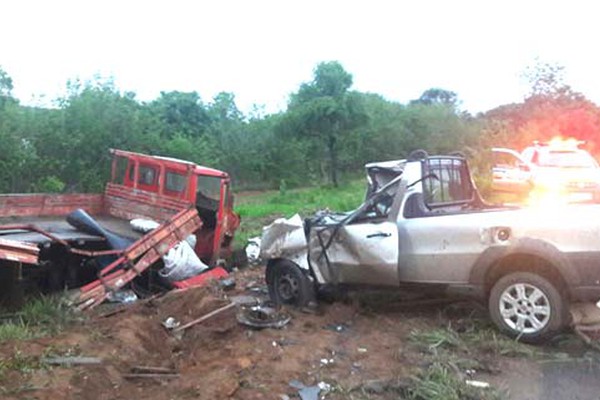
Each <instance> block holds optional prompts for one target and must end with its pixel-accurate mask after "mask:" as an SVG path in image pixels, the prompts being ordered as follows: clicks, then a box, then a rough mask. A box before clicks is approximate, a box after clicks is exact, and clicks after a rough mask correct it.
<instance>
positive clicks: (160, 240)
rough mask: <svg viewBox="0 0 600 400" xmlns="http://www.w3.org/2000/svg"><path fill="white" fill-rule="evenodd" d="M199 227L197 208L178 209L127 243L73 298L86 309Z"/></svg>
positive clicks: (200, 224) (80, 306)
mask: <svg viewBox="0 0 600 400" xmlns="http://www.w3.org/2000/svg"><path fill="white" fill-rule="evenodd" d="M201 227H202V220H200V217H198V212H197V211H196V209H194V208H193V207H190V208H188V209H186V210H182V211H180V212H179V213H177V214H176V215H175V216H173V217H172V219H171V220H170V221H169V222H168V223H166V224H163V225H162V226H160V227H159V228H157V229H156V230H154V231H152V232H150V233H148V234H147V235H145V236H143V237H142V238H141V239H140V240H138V241H137V242H135V243H133V244H132V245H131V246H129V248H127V249H126V250H125V251H124V252H123V254H122V255H121V256H120V257H119V258H118V259H117V260H116V261H114V262H113V263H111V264H110V265H108V266H107V267H105V268H104V269H103V270H102V271H100V274H99V279H98V280H96V281H94V282H92V283H89V284H88V285H85V286H83V287H81V288H80V289H79V296H78V299H77V300H76V302H77V303H78V304H79V308H80V309H86V308H91V307H95V306H96V305H98V304H100V303H101V302H102V301H104V299H106V296H107V293H108V292H109V291H112V290H118V289H120V288H122V287H123V286H125V285H126V284H127V283H128V282H130V281H131V280H132V279H134V278H135V277H136V276H138V275H139V274H141V273H142V272H143V271H144V270H146V269H147V268H148V267H150V266H151V265H152V264H154V263H155V262H156V261H157V260H158V259H159V258H160V257H162V256H163V255H164V254H166V253H167V252H168V251H169V250H170V249H171V248H172V247H173V246H175V245H176V244H177V243H179V242H180V241H181V240H183V239H184V238H185V237H187V236H188V235H190V234H192V233H193V232H195V231H197V230H198V229H200V228H201ZM136 260H137V261H136Z"/></svg>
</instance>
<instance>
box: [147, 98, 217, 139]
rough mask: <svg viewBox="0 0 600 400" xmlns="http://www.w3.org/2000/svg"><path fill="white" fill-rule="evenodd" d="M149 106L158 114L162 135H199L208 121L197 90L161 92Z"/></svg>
mask: <svg viewBox="0 0 600 400" xmlns="http://www.w3.org/2000/svg"><path fill="white" fill-rule="evenodd" d="M150 106H151V107H152V109H153V112H154V113H155V114H156V115H158V117H159V119H160V121H161V123H162V124H163V127H162V135H163V136H165V137H167V138H172V137H174V136H175V135H178V134H179V135H184V136H189V137H192V136H199V135H202V134H204V133H205V132H206V130H207V129H208V125H209V123H210V117H209V115H208V112H207V110H206V108H205V106H204V104H203V103H202V100H201V99H200V95H198V93H197V92H178V91H173V92H161V93H160V97H159V98H158V99H156V100H154V101H153V102H152V103H151V104H150Z"/></svg>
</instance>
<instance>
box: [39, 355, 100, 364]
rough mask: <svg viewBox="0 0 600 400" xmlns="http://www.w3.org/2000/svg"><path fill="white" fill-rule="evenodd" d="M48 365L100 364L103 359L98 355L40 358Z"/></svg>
mask: <svg viewBox="0 0 600 400" xmlns="http://www.w3.org/2000/svg"><path fill="white" fill-rule="evenodd" d="M40 362H42V363H43V364H48V365H65V366H71V365H98V364H102V359H101V358H98V357H44V358H42V359H41V360H40Z"/></svg>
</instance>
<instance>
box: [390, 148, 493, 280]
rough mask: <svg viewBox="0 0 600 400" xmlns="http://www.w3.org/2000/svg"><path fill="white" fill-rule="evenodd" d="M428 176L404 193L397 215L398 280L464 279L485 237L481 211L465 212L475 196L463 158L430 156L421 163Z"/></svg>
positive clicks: (422, 173) (480, 250)
mask: <svg viewBox="0 0 600 400" xmlns="http://www.w3.org/2000/svg"><path fill="white" fill-rule="evenodd" d="M427 175H432V177H431V178H428V179H424V180H423V182H422V183H421V184H420V185H419V186H418V187H414V188H412V189H411V191H410V192H407V193H406V200H405V202H404V204H403V207H402V209H401V212H400V213H399V215H398V229H399V246H400V252H399V256H400V258H399V262H398V264H399V267H398V271H399V273H398V274H399V278H400V281H401V282H427V283H466V282H468V280H469V274H470V271H471V268H472V266H473V264H474V263H475V261H476V259H477V257H478V256H479V255H480V254H481V252H482V251H483V250H484V243H485V237H486V235H485V232H483V231H482V230H481V226H482V225H481V218H482V216H481V213H476V212H469V211H468V205H469V204H471V202H473V201H474V199H475V196H476V192H475V190H474V186H473V183H472V181H471V176H470V174H469V170H468V166H467V164H466V161H465V160H464V159H462V158H457V157H430V158H429V159H428V160H427V161H424V163H423V164H422V172H421V176H427ZM482 238H483V239H482Z"/></svg>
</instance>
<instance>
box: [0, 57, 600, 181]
mask: <svg viewBox="0 0 600 400" xmlns="http://www.w3.org/2000/svg"><path fill="white" fill-rule="evenodd" d="M525 75H526V77H527V79H528V80H529V81H530V83H531V90H530V93H528V94H527V96H526V97H525V98H524V100H523V101H522V102H520V103H515V104H508V105H503V106H499V107H497V108H496V109H493V110H490V111H488V112H486V113H481V114H477V115H473V114H469V113H468V112H465V111H464V110H463V109H462V108H461V100H460V94H457V93H454V92H452V91H451V90H448V89H443V88H430V89H427V90H424V92H423V93H422V95H421V96H419V97H417V98H415V99H413V100H411V101H408V102H407V103H405V104H403V103H399V102H396V101H391V100H388V99H385V98H383V97H382V96H380V95H378V94H374V93H365V92H359V91H356V90H354V89H353V81H354V77H353V75H352V74H351V72H350V71H346V70H345V69H344V67H343V66H342V65H341V64H340V63H338V62H335V61H331V62H323V63H320V64H318V65H317V66H316V67H315V69H314V72H313V75H312V77H311V76H307V77H305V79H306V81H305V82H304V83H303V84H301V85H300V86H299V87H298V89H297V91H295V92H293V93H291V95H290V98H289V101H288V105H287V108H286V109H285V110H282V111H280V112H278V113H275V114H266V113H264V112H263V111H261V107H260V106H257V107H255V108H254V110H253V111H250V112H248V113H247V114H244V113H243V112H242V111H240V110H239V109H238V108H237V105H236V101H235V94H234V93H227V92H222V93H219V94H218V95H216V96H215V97H214V98H212V99H203V98H202V97H201V96H200V94H198V93H197V92H178V91H170V92H162V93H161V94H160V96H159V97H158V98H156V99H154V100H152V101H147V102H142V101H139V100H138V99H137V98H136V95H135V93H131V92H125V93H124V92H121V91H119V90H118V89H117V88H116V87H115V85H114V84H113V82H112V81H111V80H110V79H101V78H97V79H95V80H93V81H88V82H80V81H71V82H69V83H68V84H67V93H68V94H67V95H66V96H65V97H63V98H60V99H56V100H55V102H54V103H53V105H54V106H53V107H52V108H44V107H34V106H27V105H23V104H20V103H19V101H18V100H17V99H16V98H15V97H14V96H13V90H14V89H15V88H14V87H13V81H12V79H11V77H10V76H8V74H7V73H6V72H4V71H3V70H2V68H1V66H0V143H2V149H3V151H2V153H1V154H0V192H2V193H9V192H89V191H91V192H98V191H101V190H102V189H103V187H104V182H105V181H106V180H107V178H108V177H109V173H110V172H109V171H110V155H109V152H108V149H109V148H120V149H124V150H130V151H139V152H144V153H149V154H158V155H164V156H170V157H177V158H181V159H185V160H190V161H194V162H196V163H198V164H201V165H206V166H209V167H215V168H219V169H221V170H224V171H227V172H228V173H230V174H231V176H232V178H233V186H234V188H235V189H236V190H256V189H258V190H266V189H278V188H281V187H283V188H286V189H290V188H298V187H306V186H318V185H332V186H334V187H335V186H337V185H339V184H340V183H342V182H344V181H345V180H348V178H349V177H355V176H356V174H357V173H358V171H362V168H363V166H364V164H365V163H367V162H372V161H381V160H390V159H399V158H403V157H406V156H407V155H408V154H409V153H410V152H411V151H412V150H415V149H425V150H426V151H427V152H429V153H430V154H436V153H449V152H454V151H461V152H462V153H464V154H465V155H466V156H467V157H468V158H469V160H470V161H471V165H472V167H473V169H474V175H475V178H476V179H477V180H478V184H479V186H480V188H482V189H483V191H485V190H486V180H487V176H486V175H487V174H488V173H489V165H490V161H491V160H490V153H489V152H488V150H489V149H490V147H493V146H500V147H507V146H508V147H513V148H516V149H521V148H523V147H524V146H526V145H529V144H531V142H532V141H533V140H542V141H543V140H549V139H550V138H552V137H554V136H556V135H563V136H565V137H576V138H578V139H581V140H587V141H588V147H589V148H591V149H592V150H593V149H594V148H600V147H598V143H597V138H598V132H600V109H599V108H598V107H597V106H596V105H595V104H593V103H592V102H590V101H589V100H587V99H586V98H585V97H584V96H583V95H582V94H581V93H577V92H575V91H574V90H573V89H572V88H571V87H570V86H569V85H568V84H567V83H566V82H564V80H563V71H562V69H561V68H560V67H559V66H555V65H548V64H543V63H540V64H538V65H535V66H534V67H532V68H531V70H528V71H526V74H525ZM399 90H400V91H401V90H402V88H399Z"/></svg>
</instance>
